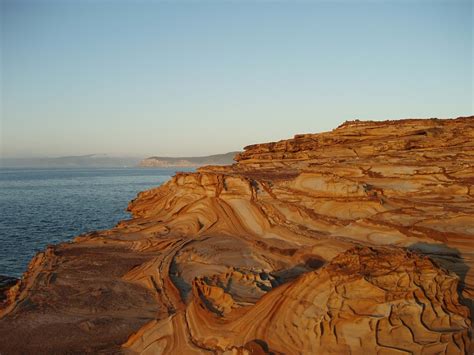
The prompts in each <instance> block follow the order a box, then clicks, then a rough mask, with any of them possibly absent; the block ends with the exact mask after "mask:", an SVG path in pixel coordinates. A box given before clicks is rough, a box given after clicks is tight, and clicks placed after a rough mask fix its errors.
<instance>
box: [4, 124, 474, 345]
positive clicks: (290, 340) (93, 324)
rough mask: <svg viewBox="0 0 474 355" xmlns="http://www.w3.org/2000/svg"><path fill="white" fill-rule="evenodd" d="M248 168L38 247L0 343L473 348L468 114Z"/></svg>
mask: <svg viewBox="0 0 474 355" xmlns="http://www.w3.org/2000/svg"><path fill="white" fill-rule="evenodd" d="M236 161H237V163H236V164H233V165H231V166H207V167H202V168H200V169H199V170H198V171H197V172H195V173H179V174H176V176H175V177H173V178H172V179H171V180H170V181H168V182H167V183H165V184H164V185H162V186H160V187H157V188H155V189H151V190H148V191H144V192H142V193H140V194H139V195H138V196H137V198H136V199H135V200H133V201H132V202H131V203H130V205H129V210H130V212H131V213H132V215H133V218H132V219H131V220H128V221H123V222H121V223H119V225H118V226H117V227H116V228H113V229H111V230H108V231H103V232H95V233H91V234H88V235H83V236H79V237H77V238H76V239H75V240H74V242H73V243H66V244H61V245H58V246H52V247H50V248H49V249H48V250H47V251H46V252H45V253H41V254H39V255H38V256H37V257H36V258H35V259H34V260H33V261H32V262H31V264H30V267H29V269H28V271H27V272H26V273H25V275H24V276H23V278H22V280H21V281H20V282H19V283H17V284H16V285H15V286H13V287H12V288H10V289H9V291H8V292H7V299H6V300H5V301H4V303H3V306H2V309H1V311H0V312H1V313H0V317H1V318H0V339H2V341H1V342H0V352H2V353H5V354H9V353H12V354H13V353H22V352H35V353H41V352H45V353H46V352H85V351H88V352H99V351H102V352H123V353H145V354H147V353H148V354H156V353H167V354H192V353H196V354H198V353H207V352H208V353H225V354H247V353H254V354H257V353H268V352H273V353H285V354H298V353H301V354H313V353H337V354H344V353H355V354H357V353H379V354H404V353H413V354H432V353H433V354H434V353H445V354H465V353H469V352H472V347H471V345H470V344H471V318H470V310H471V311H472V299H473V296H474V273H473V263H474V254H473V253H474V248H473V247H472V237H473V234H474V203H473V202H474V196H473V194H474V190H473V188H472V186H473V185H474V184H473V183H474V118H473V117H467V118H458V119H455V120H439V119H428V120H400V121H385V122H360V121H350V122H346V123H345V124H343V125H341V126H340V127H338V128H337V129H335V130H333V131H331V132H326V133H321V134H302V135H297V136H295V137H294V138H293V139H289V140H284V141H280V142H274V143H267V144H257V145H253V146H249V147H246V148H245V150H244V152H242V153H240V154H238V155H237V156H236ZM25 334H26V336H27V337H28V339H31V340H30V341H28V342H25V341H24V339H25Z"/></svg>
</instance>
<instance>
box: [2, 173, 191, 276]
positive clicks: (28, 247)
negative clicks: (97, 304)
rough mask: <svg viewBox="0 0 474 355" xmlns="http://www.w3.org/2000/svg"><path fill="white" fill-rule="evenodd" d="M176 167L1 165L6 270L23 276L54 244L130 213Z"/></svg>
mask: <svg viewBox="0 0 474 355" xmlns="http://www.w3.org/2000/svg"><path fill="white" fill-rule="evenodd" d="M180 170H183V169H180ZM188 170H190V169H188ZM174 173H175V170H174V169H139V168H113V169H89V168H88V169H5V168H2V169H0V275H8V276H15V277H19V276H20V275H21V274H22V273H23V272H24V271H25V270H26V267H27V266H28V263H29V261H30V260H31V258H32V257H33V256H34V255H35V254H36V252H38V251H41V250H43V249H44V248H45V247H46V246H47V245H48V244H55V243H59V242H63V241H69V240H71V239H72V238H73V237H75V236H77V235H79V234H81V233H84V232H88V231H94V230H100V229H107V228H111V227H113V226H114V225H116V224H117V222H118V221H120V220H122V219H127V218H130V215H129V214H128V213H127V212H126V211H125V209H126V208H127V204H128V202H129V201H130V200H132V199H133V198H135V196H136V195H137V193H138V192H140V191H143V190H147V189H149V188H152V187H156V186H159V185H160V184H162V183H163V182H165V181H166V180H168V179H169V178H170V177H171V176H172V175H174Z"/></svg>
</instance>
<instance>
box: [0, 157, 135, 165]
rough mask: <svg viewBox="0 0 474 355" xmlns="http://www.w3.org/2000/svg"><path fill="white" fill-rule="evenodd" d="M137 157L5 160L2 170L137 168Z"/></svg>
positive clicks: (0, 160)
mask: <svg viewBox="0 0 474 355" xmlns="http://www.w3.org/2000/svg"><path fill="white" fill-rule="evenodd" d="M140 159H141V158H139V157H136V158H134V157H132V158H131V157H111V156H108V155H106V154H88V155H77V156H66V157H58V158H5V159H0V167H3V168H24V167H28V168H113V167H131V166H137V164H138V163H139V162H140Z"/></svg>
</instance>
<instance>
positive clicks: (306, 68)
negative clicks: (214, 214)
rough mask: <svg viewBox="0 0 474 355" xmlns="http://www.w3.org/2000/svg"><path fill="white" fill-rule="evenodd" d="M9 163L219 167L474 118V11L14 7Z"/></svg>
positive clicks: (372, 4)
mask: <svg viewBox="0 0 474 355" xmlns="http://www.w3.org/2000/svg"><path fill="white" fill-rule="evenodd" d="M1 4H2V5H1V6H2V7H1V51H2V57H1V59H2V62H1V74H2V77H1V89H2V93H1V99H2V101H1V104H2V112H1V114H2V117H1V123H2V125H1V140H2V142H1V143H2V155H3V156H4V157H20V156H21V157H27V156H28V157H29V156H60V155H76V154H77V155H79V154H89V153H108V154H119V155H120V154H128V155H152V154H153V155H157V154H158V155H171V156H179V155H206V154H211V153H219V152H227V151H231V150H238V149H240V148H241V147H243V146H244V145H247V144H251V143H257V142H265V141H272V140H278V139H283V138H287V137H291V136H293V135H294V134H295V133H306V132H320V131H325V130H330V129H332V128H334V127H336V126H337V125H339V124H340V123H341V122H343V121H344V120H347V119H355V118H359V119H376V120H379V119H397V118H406V117H457V116H461V115H468V114H472V112H473V86H472V85H473V5H472V4H473V2H472V1H457V0H449V1H436V0H432V1H430V0H423V1H316V0H315V1H289V0H288V1H278V2H272V1H258V2H257V1H232V2H221V1H174V2H173V1H132V0H130V1H120V0H119V1H106V0H102V1H101V0H96V1H91V0H89V1H86V0H82V1H81V0H76V1H72V0H62V1H49V0H32V1H21V0H13V1H10V0H2V1H1Z"/></svg>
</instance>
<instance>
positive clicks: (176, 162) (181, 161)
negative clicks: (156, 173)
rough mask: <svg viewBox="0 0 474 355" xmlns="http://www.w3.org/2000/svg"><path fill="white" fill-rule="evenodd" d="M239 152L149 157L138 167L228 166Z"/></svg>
mask: <svg viewBox="0 0 474 355" xmlns="http://www.w3.org/2000/svg"><path fill="white" fill-rule="evenodd" d="M237 153H240V152H229V153H225V154H215V155H208V156H204V157H179V158H170V157H149V158H146V159H143V160H142V161H141V162H140V164H139V165H138V166H141V167H146V168H151V167H153V168H168V167H187V166H189V167H192V166H203V165H229V164H232V163H234V156H235V155H236V154H237Z"/></svg>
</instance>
